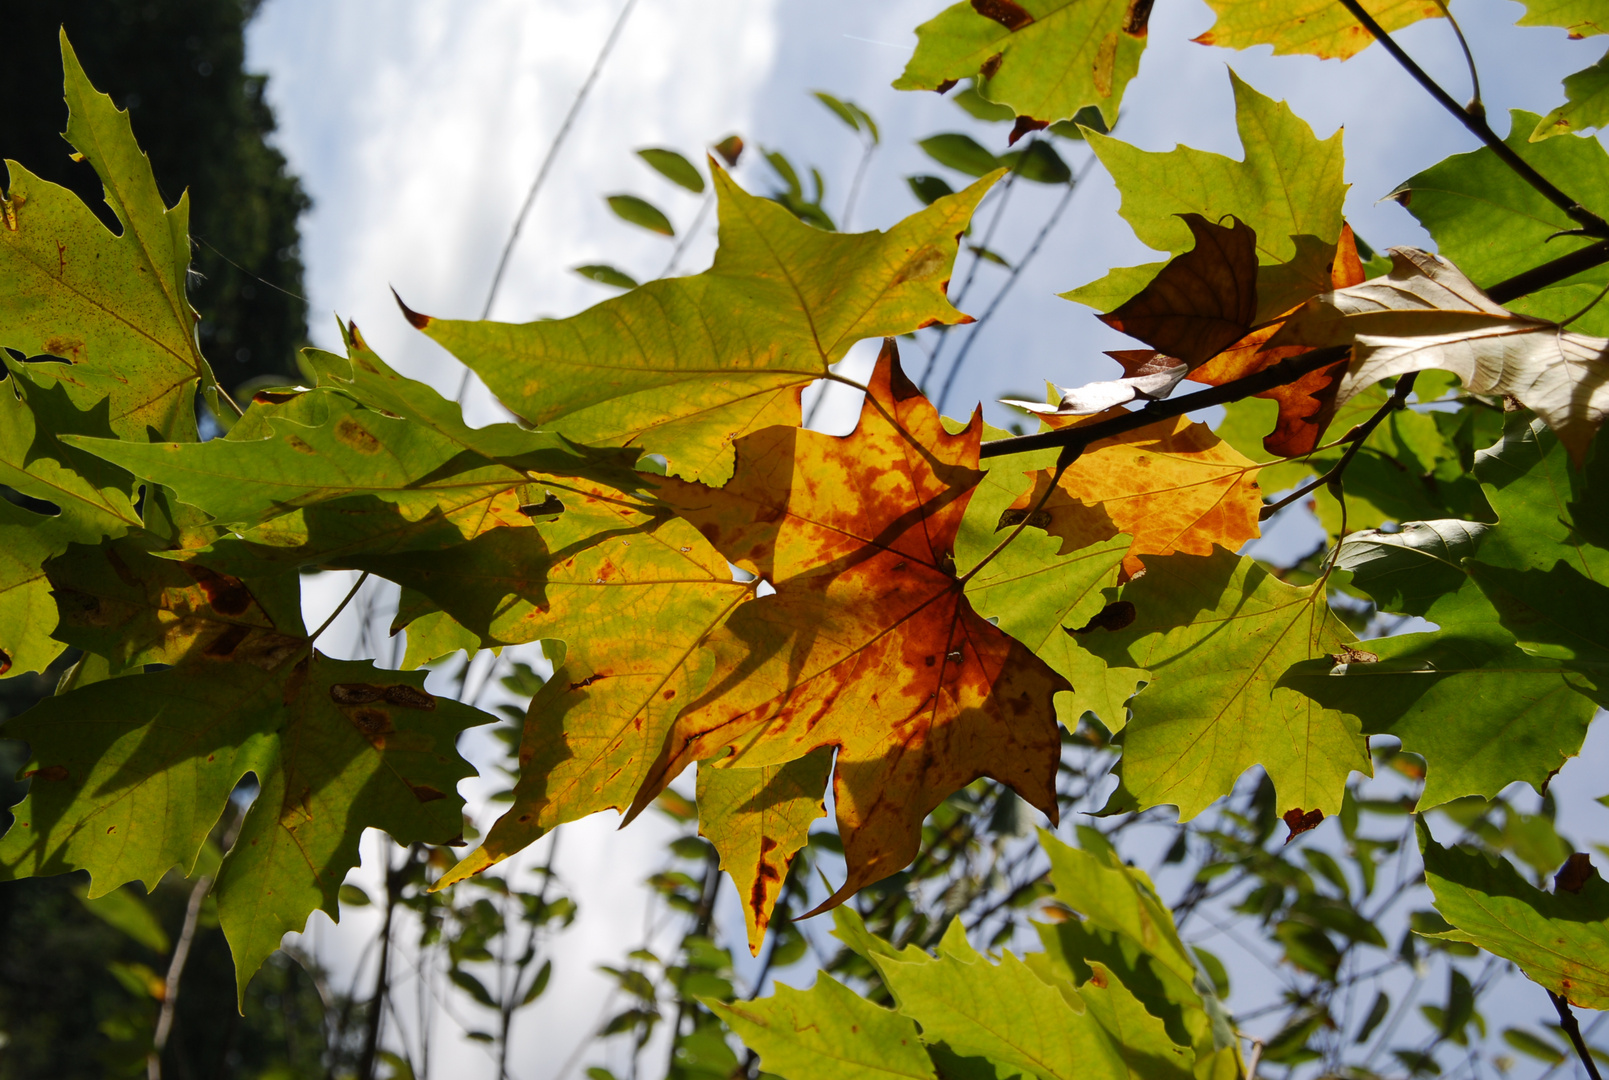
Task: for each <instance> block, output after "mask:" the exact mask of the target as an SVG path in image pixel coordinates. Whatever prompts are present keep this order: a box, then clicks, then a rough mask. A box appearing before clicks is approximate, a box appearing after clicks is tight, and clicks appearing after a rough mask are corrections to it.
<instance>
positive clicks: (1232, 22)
mask: <svg viewBox="0 0 1609 1080" xmlns="http://www.w3.org/2000/svg"><path fill="white" fill-rule="evenodd" d="M1207 4H1208V6H1210V7H1211V8H1212V10H1213V11H1214V12H1215V13H1217V16H1218V20H1217V21H1216V22H1214V23H1213V24H1212V27H1211V29H1209V30H1208V31H1207V32H1206V33H1204V34H1201V35H1199V36H1197V37H1196V38H1195V39H1194V40H1195V41H1196V42H1197V43H1198V44H1201V45H1221V46H1223V47H1224V48H1226V49H1249V48H1251V47H1252V46H1254V45H1272V46H1273V47H1274V55H1275V56H1290V55H1300V54H1306V55H1308V56H1318V57H1323V58H1325V59H1331V58H1334V57H1340V58H1341V59H1342V60H1345V59H1346V58H1347V57H1349V56H1353V55H1354V54H1356V53H1359V52H1362V51H1363V50H1364V49H1366V48H1368V47H1369V46H1370V45H1372V44H1374V35H1373V34H1371V33H1370V32H1369V31H1368V30H1367V29H1365V28H1364V26H1363V24H1362V23H1360V22H1358V21H1357V20H1356V19H1354V18H1353V17H1352V14H1351V13H1350V12H1349V11H1347V10H1346V9H1345V8H1344V7H1342V6H1341V5H1340V4H1335V3H1330V2H1329V0H1207ZM1363 8H1364V10H1365V11H1367V12H1368V13H1369V14H1370V15H1373V16H1374V18H1375V21H1376V22H1378V23H1379V24H1380V28H1381V29H1382V30H1384V31H1385V32H1386V33H1388V34H1389V33H1393V32H1394V31H1397V30H1401V29H1402V28H1403V27H1405V26H1411V25H1412V24H1414V23H1416V22H1418V21H1419V20H1420V19H1439V18H1441V15H1442V10H1441V7H1440V6H1439V5H1438V4H1436V3H1434V2H1433V0H1363Z"/></svg>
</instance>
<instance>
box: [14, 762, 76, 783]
mask: <svg viewBox="0 0 1609 1080" xmlns="http://www.w3.org/2000/svg"><path fill="white" fill-rule="evenodd" d="M22 775H23V778H24V779H26V778H27V777H30V776H31V777H34V778H35V779H37V780H65V779H67V766H65V765H46V766H45V767H44V768H42V769H33V770H30V771H29V772H25V773H23V774H22Z"/></svg>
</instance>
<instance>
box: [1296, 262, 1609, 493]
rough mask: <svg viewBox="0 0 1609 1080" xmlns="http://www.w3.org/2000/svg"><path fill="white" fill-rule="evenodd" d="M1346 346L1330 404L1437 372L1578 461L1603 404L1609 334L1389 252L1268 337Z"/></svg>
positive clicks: (1608, 382) (1608, 400)
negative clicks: (1545, 432) (1543, 430)
mask: <svg viewBox="0 0 1609 1080" xmlns="http://www.w3.org/2000/svg"><path fill="white" fill-rule="evenodd" d="M1269 344H1270V345H1271V346H1275V347H1277V346H1279V345H1285V344H1290V345H1350V346H1352V362H1351V365H1350V366H1349V367H1348V368H1347V371H1346V374H1345V375H1343V376H1342V378H1341V382H1340V387H1339V390H1338V394H1337V403H1338V404H1344V403H1345V402H1346V400H1347V399H1348V398H1350V397H1351V396H1352V395H1354V394H1356V393H1357V392H1358V391H1360V390H1362V389H1363V388H1365V387H1367V386H1370V385H1372V384H1374V383H1376V382H1379V381H1380V380H1381V379H1385V378H1390V377H1392V376H1396V375H1406V374H1407V373H1408V372H1410V371H1423V370H1425V369H1427V368H1441V369H1443V370H1445V371H1450V372H1452V373H1453V374H1455V375H1457V376H1458V377H1459V379H1460V380H1461V381H1462V382H1463V384H1464V387H1465V389H1467V390H1469V391H1470V392H1471V393H1476V394H1503V395H1511V396H1513V397H1514V398H1516V399H1518V400H1519V401H1520V402H1521V403H1522V404H1524V405H1525V406H1526V407H1527V408H1529V409H1531V410H1532V411H1534V412H1535V413H1536V414H1537V415H1538V416H1540V417H1542V418H1543V419H1544V420H1546V421H1547V423H1548V425H1549V426H1550V427H1552V428H1553V429H1554V431H1556V432H1557V433H1558V435H1559V439H1560V441H1561V442H1563V443H1564V445H1565V447H1566V448H1567V449H1568V450H1569V451H1570V456H1571V457H1572V458H1573V459H1574V460H1575V461H1576V463H1577V464H1578V465H1579V464H1580V463H1581V462H1582V461H1583V460H1584V458H1585V456H1586V452H1587V447H1588V445H1589V444H1590V443H1591V441H1592V437H1593V435H1594V434H1595V433H1596V432H1597V430H1598V427H1599V425H1601V424H1602V423H1603V418H1604V415H1605V412H1606V410H1609V379H1606V378H1605V371H1606V367H1605V361H1604V353H1605V351H1606V350H1609V340H1605V339H1604V338H1598V337H1590V336H1588V335H1586V334H1577V333H1573V332H1570V331H1567V330H1564V329H1562V328H1561V327H1559V326H1558V325H1556V324H1554V323H1550V322H1546V321H1543V320H1540V319H1533V318H1529V317H1526V316H1523V315H1516V314H1514V313H1513V312H1511V311H1509V310H1507V309H1506V308H1503V307H1501V306H1499V305H1498V304H1495V303H1493V302H1492V301H1491V300H1489V299H1487V297H1486V294H1485V293H1483V292H1481V291H1480V290H1479V289H1477V288H1476V287H1475V285H1474V284H1473V283H1472V282H1471V281H1470V280H1469V279H1468V278H1467V277H1465V276H1464V275H1463V273H1461V272H1460V271H1459V270H1458V268H1457V267H1455V266H1453V265H1452V264H1451V263H1448V262H1446V261H1445V260H1443V259H1440V258H1438V257H1437V256H1435V255H1432V254H1430V253H1429V252H1426V251H1420V250H1418V249H1416V248H1393V249H1391V273H1390V274H1388V275H1386V276H1385V277H1378V278H1374V279H1372V280H1370V281H1366V282H1364V283H1362V284H1361V285H1354V286H1352V287H1351V288H1347V289H1339V290H1337V291H1335V292H1332V293H1325V294H1324V295H1322V296H1319V297H1316V298H1314V299H1313V300H1310V301H1308V303H1307V304H1305V305H1304V306H1303V309H1302V311H1300V312H1299V313H1297V314H1296V315H1294V316H1292V317H1291V318H1290V319H1289V320H1287V322H1286V323H1285V325H1284V326H1283V327H1282V328H1281V329H1280V331H1279V333H1278V334H1276V335H1275V336H1274V337H1273V339H1272V340H1271V341H1270V343H1269Z"/></svg>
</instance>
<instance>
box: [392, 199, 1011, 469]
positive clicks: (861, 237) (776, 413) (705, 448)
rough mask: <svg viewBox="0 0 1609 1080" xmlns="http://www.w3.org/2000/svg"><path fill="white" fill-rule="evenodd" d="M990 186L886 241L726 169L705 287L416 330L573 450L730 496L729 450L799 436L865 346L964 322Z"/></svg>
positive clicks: (674, 286) (426, 322) (671, 285)
mask: <svg viewBox="0 0 1609 1080" xmlns="http://www.w3.org/2000/svg"><path fill="white" fill-rule="evenodd" d="M988 186H989V181H983V182H980V183H978V184H974V185H973V186H972V187H970V188H968V189H967V190H966V191H964V192H962V193H960V194H958V195H956V196H954V197H952V198H945V199H940V200H939V201H937V202H935V203H934V204H933V205H932V206H930V207H929V208H927V209H926V210H923V211H921V212H919V213H917V214H915V215H913V216H912V217H909V218H907V219H905V221H903V222H901V223H900V224H899V225H896V226H895V227H894V228H893V229H891V230H889V231H888V232H886V233H859V234H853V235H839V234H834V233H828V232H824V231H822V230H820V229H813V228H810V227H808V226H806V225H802V224H800V223H799V222H798V221H797V220H795V219H794V217H793V215H792V214H790V213H788V212H787V211H786V210H784V209H783V208H782V207H780V206H777V205H776V204H775V203H772V202H770V201H769V200H766V199H761V198H757V197H755V196H752V195H749V194H747V193H745V192H744V191H742V190H741V189H740V188H738V187H737V185H736V184H734V183H733V182H732V181H731V179H730V178H729V177H728V176H727V175H726V173H725V172H723V171H719V170H717V172H716V174H715V189H716V193H717V195H718V196H719V200H720V220H721V229H720V237H721V244H720V248H719V250H718V251H717V253H716V256H715V265H714V266H712V267H711V268H710V269H709V270H707V271H705V272H704V273H702V274H698V275H695V276H692V277H685V278H673V279H668V280H662V281H656V282H651V283H649V284H647V285H644V286H642V287H641V288H638V289H634V290H632V291H631V292H630V293H627V294H626V295H625V296H621V297H617V298H615V299H612V300H606V301H604V302H603V303H602V304H599V305H598V306H596V307H594V308H591V309H589V310H587V311H584V312H582V313H581V314H580V315H577V316H575V317H573V318H570V319H559V320H551V321H546V322H533V323H526V324H524V325H522V326H513V325H509V324H504V323H492V322H485V323H476V322H450V321H445V320H439V319H428V318H427V317H426V316H422V315H421V316H415V319H416V322H415V325H418V326H421V327H422V328H423V329H424V330H425V332H426V333H427V334H429V335H430V336H431V337H433V338H434V339H435V340H437V341H439V342H440V343H441V344H443V345H445V346H446V347H447V348H448V349H449V350H450V351H451V352H452V353H453V354H454V355H455V356H457V357H458V358H459V359H460V360H462V361H464V362H465V363H466V364H468V365H469V366H470V367H471V368H473V369H474V370H475V371H476V372H477V373H478V374H479V375H480V376H481V377H482V378H483V379H484V380H486V383H487V385H488V386H490V387H491V389H492V391H493V392H494V393H496V394H497V396H498V397H499V398H500V399H501V400H502V401H503V403H504V404H505V405H507V406H508V407H509V408H510V409H512V410H513V411H514V412H516V413H518V414H519V415H520V416H523V417H524V418H525V419H527V420H528V421H530V422H531V423H533V424H536V425H541V426H544V427H554V428H557V429H558V430H560V431H562V432H564V434H566V435H567V436H569V437H570V438H572V439H576V440H579V441H581V442H587V443H613V444H625V445H632V446H638V447H641V448H642V449H643V450H645V451H648V452H650V453H658V454H663V455H664V456H665V457H666V458H668V459H669V462H670V464H669V470H670V472H671V474H672V475H673V476H681V477H685V478H689V479H694V478H701V479H704V480H707V481H709V482H710V483H723V482H724V481H725V480H726V479H727V478H728V477H730V476H731V462H732V447H731V443H732V440H734V439H735V438H737V437H739V436H741V435H742V434H744V433H745V432H751V431H758V430H760V429H762V428H765V427H767V426H769V425H771V424H794V425H797V424H798V423H799V421H800V417H799V404H798V394H799V392H800V390H801V389H802V388H803V387H804V386H806V385H808V384H809V383H810V382H811V381H812V380H815V379H818V378H821V377H822V376H824V375H826V374H827V373H828V370H829V368H830V367H831V365H833V364H835V363H837V362H838V361H839V360H841V359H843V357H844V355H845V353H847V352H848V351H849V347H850V346H851V345H853V344H854V343H855V342H856V341H859V340H861V339H862V338H868V337H881V336H884V335H887V334H901V333H908V332H910V331H912V330H915V329H916V328H917V327H919V326H924V325H929V324H932V323H953V322H957V321H964V320H965V319H966V316H964V315H962V314H961V313H960V312H958V311H956V310H955V309H954V308H953V307H951V306H950V304H949V301H948V300H946V299H945V296H944V283H945V282H947V281H948V279H949V276H950V267H951V264H952V263H953V262H954V259H955V251H956V239H955V238H956V236H957V234H959V233H960V232H962V231H963V229H965V227H966V223H967V221H968V219H969V218H970V217H971V215H972V210H973V208H974V207H975V206H976V205H977V202H978V200H979V199H981V198H982V197H983V193H984V191H985V190H987V188H988Z"/></svg>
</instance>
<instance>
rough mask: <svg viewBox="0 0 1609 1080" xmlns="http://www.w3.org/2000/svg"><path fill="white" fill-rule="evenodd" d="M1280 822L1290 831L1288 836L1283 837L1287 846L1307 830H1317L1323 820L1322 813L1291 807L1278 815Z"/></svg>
mask: <svg viewBox="0 0 1609 1080" xmlns="http://www.w3.org/2000/svg"><path fill="white" fill-rule="evenodd" d="M1280 820H1281V821H1283V822H1284V823H1285V827H1286V828H1287V829H1289V830H1290V834H1289V835H1287V836H1286V837H1285V842H1286V843H1287V844H1288V843H1290V842H1291V841H1292V840H1294V839H1296V837H1297V836H1298V835H1300V834H1302V833H1305V832H1307V831H1308V830H1309V829H1316V828H1318V824H1319V822H1321V821H1323V820H1324V811H1322V810H1303V809H1302V808H1301V807H1299V806H1293V807H1291V808H1290V809H1289V810H1287V811H1285V812H1284V813H1283V814H1281V815H1280Z"/></svg>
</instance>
